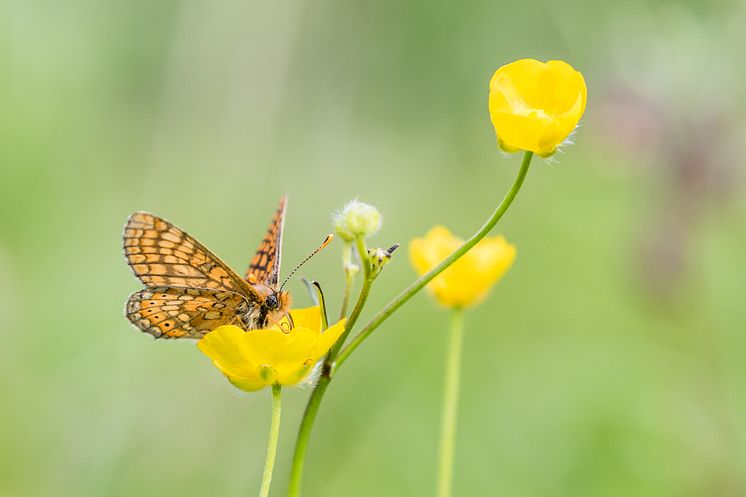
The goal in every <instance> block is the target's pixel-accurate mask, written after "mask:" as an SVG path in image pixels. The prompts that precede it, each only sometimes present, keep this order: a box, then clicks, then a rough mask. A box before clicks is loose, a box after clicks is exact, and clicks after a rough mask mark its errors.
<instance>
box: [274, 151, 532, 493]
mask: <svg viewBox="0 0 746 497" xmlns="http://www.w3.org/2000/svg"><path fill="white" fill-rule="evenodd" d="M532 157H533V153H532V152H526V153H525V155H524V156H523V162H522V163H521V169H520V171H519V172H518V176H517V177H516V179H515V181H514V182H513V186H512V187H511V188H510V191H509V192H508V193H507V195H505V197H504V198H503V200H502V202H500V205H498V207H497V209H496V210H495V212H494V213H493V214H492V216H491V217H490V218H489V219H488V220H487V222H486V223H485V224H484V226H482V228H481V229H480V230H479V231H478V232H477V233H476V234H475V235H474V236H472V237H471V238H469V239H468V240H467V241H466V242H464V244H463V245H462V246H461V247H459V248H458V249H457V250H456V251H455V252H454V253H453V254H451V255H450V256H448V257H447V258H446V259H445V260H444V261H443V262H442V263H440V264H439V265H438V266H436V267H435V268H434V269H433V270H432V271H430V272H429V273H427V274H425V275H424V276H422V277H420V278H419V279H418V280H416V281H415V282H414V283H412V284H411V285H409V286H408V287H407V288H406V289H405V290H404V291H403V292H402V293H400V294H399V296H398V297H396V299H394V300H393V301H392V302H391V303H389V304H388V305H387V306H386V307H384V308H383V309H382V310H381V311H380V312H379V313H378V314H376V316H375V317H374V318H373V319H372V320H371V321H370V322H369V323H368V324H367V325H366V326H365V327H364V328H363V329H362V331H360V333H358V335H357V336H356V337H355V338H354V339H353V340H352V341H351V342H350V343H349V344H348V345H347V347H345V348H344V349H343V350H342V352H341V353H340V354H339V355H338V356H337V355H336V354H335V355H334V356H331V353H332V351H334V349H332V351H330V354H329V355H327V359H326V361H325V362H324V368H323V370H322V373H321V378H319V382H318V384H317V385H316V387H315V388H314V390H313V392H312V393H311V396H310V397H309V399H308V404H306V410H305V412H304V413H303V419H302V420H301V424H300V428H299V430H298V438H297V440H296V442H295V452H294V454H293V467H292V469H291V473H290V485H289V487H288V497H298V496H299V495H300V485H301V478H302V476H303V465H304V463H305V459H306V451H307V449H308V443H309V440H310V436H311V429H312V428H313V423H314V421H315V420H316V414H317V413H318V410H319V406H320V405H321V400H322V399H323V398H324V394H325V393H326V390H327V388H328V387H329V382H330V381H331V379H332V375H333V373H335V372H336V368H335V366H336V367H339V365H340V364H342V363H343V362H344V361H346V360H347V358H348V357H349V356H350V354H351V353H352V352H353V351H354V350H355V349H356V348H357V347H359V346H360V344H361V343H362V342H363V340H365V338H366V337H367V336H368V335H370V334H371V333H372V332H373V330H375V329H376V328H377V327H378V326H379V325H380V324H381V323H382V322H384V321H385V320H386V319H387V318H388V317H389V316H390V315H391V314H393V313H394V311H396V310H397V309H398V308H399V307H401V306H402V305H403V304H404V303H405V302H406V301H407V300H409V299H410V298H412V296H413V295H414V294H415V293H417V292H418V291H420V290H422V289H423V288H424V287H425V285H426V284H427V283H428V282H430V280H432V279H433V278H435V277H436V276H437V275H438V274H440V273H441V272H442V271H443V270H444V269H445V268H447V267H448V266H450V265H451V264H453V263H454V262H456V260H457V259H458V258H459V257H461V256H462V255H464V254H465V253H466V252H467V251H468V250H469V249H470V248H471V247H473V246H474V245H476V244H477V242H478V241H479V240H481V239H482V238H484V237H485V236H486V235H487V233H489V231H490V230H491V229H492V228H493V227H494V226H495V224H497V222H498V221H499V220H500V218H501V217H502V216H503V214H505V211H507V210H508V207H510V204H511V203H512V202H513V199H514V198H515V196H516V195H517V194H518V191H519V190H520V189H521V186H522V185H523V180H524V179H525V178H526V173H527V172H528V168H529V165H530V164H531V158H532ZM361 244H362V245H363V246H364V240H363V241H362V242H361V241H360V240H358V250H359V251H360V248H361ZM360 252H361V253H360V259H361V261H360V262H361V263H362V264H363V268H364V269H365V281H364V282H363V289H362V290H361V291H360V296H359V297H358V302H357V304H356V305H355V308H354V309H353V311H352V313H351V314H350V319H349V320H348V321H347V325H346V326H345V328H346V329H345V333H344V335H343V337H346V336H347V335H348V334H349V332H350V330H352V327H353V326H354V325H355V323H356V321H357V319H358V317H359V316H360V311H362V307H363V305H364V304H365V301H366V299H367V297H368V292H369V291H370V278H369V275H370V266H369V263H368V254H367V251H360ZM337 343H338V344H339V345H338V347H341V346H342V344H343V338H342V337H340V340H339V341H338V342H337ZM337 350H338V349H337ZM331 357H336V358H337V359H336V361H335V362H334V363H333V364H332V363H331V361H330V360H329V359H330V358H331Z"/></svg>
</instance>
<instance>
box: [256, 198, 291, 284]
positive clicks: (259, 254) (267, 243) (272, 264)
mask: <svg viewBox="0 0 746 497" xmlns="http://www.w3.org/2000/svg"><path fill="white" fill-rule="evenodd" d="M286 209H287V196H285V195H283V196H282V198H281V199H280V204H279V205H278V206H277V210H276V211H275V215H274V217H273V218H272V223H271V224H270V225H269V229H268V230H267V234H266V235H264V239H263V240H262V243H260V244H259V248H258V249H257V251H256V254H255V255H254V258H253V259H252V260H251V265H250V266H249V270H248V271H247V272H246V281H248V282H249V283H264V284H266V285H268V286H270V287H271V288H275V289H276V288H277V281H278V279H279V276H280V257H281V255H282V232H283V227H284V226H285V210H286Z"/></svg>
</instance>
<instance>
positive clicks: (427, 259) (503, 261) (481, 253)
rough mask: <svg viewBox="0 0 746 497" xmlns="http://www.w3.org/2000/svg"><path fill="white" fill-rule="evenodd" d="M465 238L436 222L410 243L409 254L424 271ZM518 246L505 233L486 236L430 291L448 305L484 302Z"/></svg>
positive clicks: (436, 279) (511, 262)
mask: <svg viewBox="0 0 746 497" xmlns="http://www.w3.org/2000/svg"><path fill="white" fill-rule="evenodd" d="M462 243H464V241H463V240H462V239H460V238H458V237H456V236H454V235H453V234H451V232H450V231H448V229H447V228H445V227H443V226H436V227H434V228H433V229H431V230H430V231H428V233H427V234H426V235H425V237H424V238H415V239H414V240H412V241H411V242H410V245H409V258H410V260H411V262H412V266H414V268H415V270H416V271H417V273H419V274H420V275H423V274H425V273H427V272H428V271H430V270H431V269H432V268H434V267H435V266H437V265H438V264H439V263H440V262H441V261H443V259H445V258H446V257H448V256H449V255H450V254H451V253H452V252H453V251H454V250H456V249H457V248H458V247H460V246H461V244H462ZM515 255H516V249H515V246H514V245H511V244H510V243H508V242H507V241H506V240H505V238H503V237H502V236H491V237H486V238H483V239H482V240H481V241H480V242H479V243H477V244H476V245H475V246H474V247H472V249H471V250H469V251H468V252H467V253H466V254H464V255H463V256H462V257H461V258H460V259H459V260H457V261H456V262H455V263H453V265H451V266H450V267H449V268H448V269H446V270H445V271H443V272H442V273H440V274H439V275H438V276H436V277H435V278H434V279H433V280H432V281H431V282H430V283H428V285H427V289H428V291H429V292H430V293H431V294H432V295H434V296H435V298H436V300H437V301H438V302H439V303H440V304H442V305H443V306H445V307H452V308H465V307H469V306H473V305H475V304H478V303H480V302H482V301H483V300H484V299H485V297H487V294H488V293H489V290H490V288H492V285H494V284H495V283H497V281H498V280H499V279H500V278H501V277H502V276H503V275H504V274H505V272H506V271H507V270H508V269H509V268H510V266H512V265H513V261H514V260H515Z"/></svg>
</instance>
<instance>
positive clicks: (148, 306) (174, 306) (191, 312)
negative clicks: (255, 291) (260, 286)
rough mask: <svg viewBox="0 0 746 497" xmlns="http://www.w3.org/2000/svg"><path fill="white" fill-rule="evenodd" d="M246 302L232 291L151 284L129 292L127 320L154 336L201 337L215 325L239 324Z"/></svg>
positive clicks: (215, 326)
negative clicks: (151, 285)
mask: <svg viewBox="0 0 746 497" xmlns="http://www.w3.org/2000/svg"><path fill="white" fill-rule="evenodd" d="M247 305H248V302H247V301H246V299H245V298H243V297H242V296H241V295H239V294H237V293H234V292H227V291H220V290H208V289H197V288H174V287H152V288H146V289H145V290H141V291H139V292H135V293H133V294H132V295H130V298H129V300H128V301H127V309H126V314H127V319H129V320H130V321H131V322H132V324H134V325H135V326H137V327H138V328H140V329H141V330H142V331H144V332H146V333H150V334H151V335H153V336H154V337H156V338H201V337H203V336H205V335H206V334H207V333H209V332H211V331H212V330H214V329H215V328H217V327H218V326H222V325H224V324H239V323H238V322H239V313H240V312H241V310H242V309H243V308H245V307H246V306H247Z"/></svg>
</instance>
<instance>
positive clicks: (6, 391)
mask: <svg viewBox="0 0 746 497" xmlns="http://www.w3.org/2000/svg"><path fill="white" fill-rule="evenodd" d="M744 47H746V7H745V4H744V3H743V2H736V1H729V0H722V1H716V2H707V1H704V0H691V1H686V2H643V1H639V0H632V1H631V2H610V1H606V2H593V3H591V2H582V1H579V0H567V1H564V2H549V1H543V2H536V3H531V2H508V1H487V0H478V1H474V2H442V1H423V0H417V1H401V0H378V1H376V2H354V1H352V2H351V1H344V0H321V1H319V2H308V1H303V0H284V1H280V2H261V1H247V2H200V1H188V2H175V1H162V2H149V1H144V0H134V1H130V2H112V1H103V2H93V1H85V0H70V1H66V2H41V1H33V0H32V1H21V0H10V1H9V2H3V3H2V4H0V102H2V104H1V107H0V313H1V315H2V316H3V320H4V323H3V326H2V330H3V331H2V337H3V340H2V347H0V399H2V400H1V402H2V407H1V408H0V496H2V497H15V496H46V495H57V496H76V497H86V496H134V495H137V496H142V497H145V496H164V495H179V496H205V495H215V496H244V495H253V494H254V493H255V492H256V491H257V489H258V485H259V479H260V473H261V466H262V462H263V458H264V450H265V444H266V431H267V427H268V424H269V411H270V399H269V395H268V394H267V392H262V393H259V394H254V395H242V394H239V393H237V392H236V391H235V390H234V389H232V387H230V385H229V384H228V383H227V382H226V381H225V380H224V379H223V378H222V377H221V376H220V374H219V373H218V371H217V370H215V369H214V368H213V367H212V366H211V365H210V364H209V361H208V360H207V359H206V358H205V357H204V356H202V355H201V354H200V353H199V351H198V350H197V348H196V347H195V346H194V343H193V342H178V343H175V342H166V341H153V340H152V339H150V338H149V337H148V336H146V335H143V334H142V333H139V332H138V331H137V330H135V329H134V328H132V327H131V326H130V325H129V324H128V323H127V321H126V320H125V318H124V317H123V306H124V301H125V300H126V298H127V296H128V295H129V293H131V292H133V291H135V290H137V289H139V288H140V284H139V283H138V282H137V281H136V280H135V278H134V277H133V276H132V275H131V274H130V272H129V269H128V268H127V266H126V264H125V261H124V258H123V257H122V255H121V241H120V234H121V229H122V225H123V223H124V221H125V219H126V217H127V216H128V214H129V213H130V212H132V211H134V210H138V209H145V210H150V211H153V212H155V213H157V214H159V215H161V216H164V217H166V218H167V219H169V220H171V221H173V222H174V223H176V224H177V225H179V226H181V227H182V228H184V229H185V230H187V231H189V232H190V233H192V234H193V235H195V236H196V237H197V238H198V239H199V240H201V241H202V242H203V243H205V244H206V245H207V246H208V247H210V248H211V249H212V250H213V251H215V252H216V253H217V254H219V255H220V256H221V257H223V258H224V259H225V260H226V261H227V262H228V263H229V264H230V265H232V266H233V267H234V268H236V269H237V270H238V271H243V270H244V268H245V266H246V265H247V264H248V260H249V258H250V256H251V254H252V253H253V250H254V247H255V246H256V244H257V243H258V241H259V239H260V238H261V236H262V234H263V232H264V229H265V227H266V225H267V223H268V221H269V218H270V216H271V213H272V211H273V209H274V207H275V204H276V202H277V199H278V198H279V197H280V195H281V194H282V193H285V192H287V193H288V194H289V197H290V206H289V213H288V219H287V225H286V227H287V232H286V235H285V249H284V261H285V268H284V271H283V273H284V274H287V271H288V270H289V266H291V265H293V264H294V263H295V262H296V261H299V260H300V259H301V258H302V257H303V256H304V255H305V254H306V253H307V252H308V251H309V250H310V249H311V248H313V247H315V246H316V244H318V243H319V242H320V241H321V239H322V238H323V236H324V235H325V234H326V233H327V232H329V231H330V229H331V227H330V214H331V212H333V211H334V210H335V209H336V208H338V207H340V206H341V205H342V204H343V203H344V202H345V201H347V200H350V199H351V198H354V197H359V198H360V199H361V200H363V201H366V202H369V203H372V204H374V205H376V206H377V207H379V209H380V210H381V211H382V212H383V213H384V216H385V222H384V227H383V230H382V231H381V232H380V233H379V234H378V235H377V237H376V238H375V239H374V240H373V241H372V243H373V244H374V245H380V246H385V247H387V246H389V245H390V244H392V243H394V242H397V241H398V242H402V243H404V244H406V243H407V241H408V240H409V239H411V238H412V237H415V236H420V235H422V234H424V233H425V232H426V231H427V230H428V229H429V228H430V227H431V226H433V225H435V224H445V225H447V226H448V227H449V228H451V229H452V230H453V231H455V232H456V233H458V234H460V235H462V236H466V235H468V234H469V233H471V232H473V231H474V230H475V229H476V228H477V227H478V226H479V225H480V224H481V222H482V221H483V220H484V219H485V218H486V217H487V215H488V214H489V213H490V212H491V211H492V209H493V208H494V206H495V204H496V203H497V201H498V200H499V199H500V198H501V197H502V195H503V193H504V192H505V190H506V189H507V187H508V186H509V185H510V183H511V182H512V179H513V177H514V175H515V173H516V171H517V168H518V164H519V160H520V158H519V157H504V156H503V155H502V154H501V153H500V152H499V151H498V150H497V149H496V145H495V138H494V135H493V132H492V129H491V125H490V122H489V117H488V114H487V83H488V81H489V78H490V76H491V74H492V72H493V71H494V70H495V69H496V68H497V67H498V66H500V65H502V64H504V63H507V62H510V61H512V60H514V59H517V58H521V57H535V58H539V59H543V60H546V59H550V58H561V59H565V60H567V61H568V62H570V63H571V64H573V65H574V66H575V67H576V68H578V69H579V70H581V71H582V72H583V73H584V75H585V76H586V80H587V83H588V87H589V101H588V110H587V113H586V116H585V118H584V120H583V122H582V127H581V128H580V129H579V131H578V133H577V135H576V142H577V143H576V145H575V146H572V147H569V148H567V149H566V150H565V151H564V153H562V154H558V155H557V156H556V158H555V160H553V161H551V162H547V161H536V162H535V164H534V166H533V167H532V170H531V171H530V174H529V178H528V180H527V183H526V185H525V187H524V189H523V191H522V192H521V193H520V195H519V197H518V199H517V201H516V202H515V204H514V205H513V208H512V209H511V210H510V212H509V213H508V215H507V216H506V217H505V218H504V219H503V221H502V222H501V223H500V224H499V225H498V228H497V231H499V232H501V233H503V234H504V235H505V236H506V237H507V238H508V239H509V240H510V241H511V242H513V243H515V244H516V245H517V247H518V258H517V261H516V264H515V266H514V267H513V269H512V270H511V271H510V272H509V273H508V275H507V276H506V277H505V279H504V280H503V281H502V282H501V283H500V284H499V285H498V287H497V288H496V289H495V291H494V292H493V294H492V296H491V297H490V299H489V300H488V301H487V303H485V304H484V305H482V306H481V307H479V308H476V309H474V310H473V311H471V312H469V313H468V315H467V337H466V346H465V360H464V384H463V389H462V397H461V404H460V408H461V410H460V418H459V433H458V445H457V462H456V469H455V471H456V475H455V486H456V490H455V495H459V496H490V497H491V496H510V497H524V496H525V497H529V496H531V497H534V496H563V497H564V496H567V497H578V496H603V497H607V496H609V497H614V496H619V497H630V496H677V497H678V496H691V497H695V496H696V497H706V496H712V497H726V496H727V497H730V496H744V495H746V326H745V323H746V310H745V305H744V297H746V201H745V198H746V195H744V194H745V193H746V186H745V185H744V182H743V179H744V174H743V173H744V167H743V166H744V161H743V157H744V155H743V154H744V152H745V151H746V150H744V149H745V148H746V147H744V144H745V143H746V140H745V139H744V136H745V132H746V123H745V122H744V119H743V117H744V115H746V105H745V104H744V102H746V98H745V97H746V67H744V64H743V49H744ZM340 247H341V245H340V244H338V243H336V244H335V245H333V246H332V248H330V249H327V251H325V252H324V253H322V254H321V255H319V256H318V257H316V258H315V259H314V260H313V261H312V262H311V263H309V264H308V265H307V266H306V267H304V269H303V270H302V271H301V273H302V275H304V276H307V277H313V278H316V279H318V280H320V281H321V282H322V284H323V285H324V287H325V289H326V291H327V294H328V297H329V298H330V299H331V300H332V301H334V302H337V301H338V298H339V297H340V288H341V281H342V275H341V269H340V259H339V256H340ZM406 259H407V258H406V250H402V251H401V252H400V253H398V254H397V257H396V259H395V261H394V263H393V264H392V265H391V266H389V267H387V269H386V271H385V273H384V274H383V276H382V277H381V278H379V280H378V282H377V283H376V286H375V288H374V291H373V295H372V297H371V301H370V304H369V306H368V308H367V310H366V315H367V316H370V315H372V314H373V313H374V312H375V311H376V310H377V309H379V308H380V307H381V306H382V305H383V304H385V303H386V302H387V301H388V300H390V299H391V298H392V297H393V296H394V295H395V294H396V293H398V292H399V291H400V289H402V288H403V287H404V286H405V285H406V284H407V283H408V282H409V281H411V280H412V279H413V278H414V274H413V271H412V270H411V268H410V267H409V264H408V261H407V260H406ZM291 290H292V291H293V293H294V294H295V297H296V301H297V302H298V303H300V304H303V303H305V299H306V297H305V295H304V290H303V287H302V284H301V283H300V282H298V281H294V282H293V283H292V284H291ZM447 317H448V316H447V313H446V312H445V311H443V310H441V309H439V308H437V307H436V305H435V304H433V303H432V301H431V300H430V299H429V298H427V297H426V296H425V295H424V294H423V295H420V296H418V297H417V298H415V299H414V300H413V301H412V302H411V304H409V305H407V306H406V307H405V308H403V309H402V310H401V312H399V313H398V314H396V315H395V316H394V317H393V318H392V319H391V320H390V321H388V322H387V323H386V324H385V325H384V326H383V327H382V328H380V329H379V330H378V331H377V332H376V333H375V334H374V335H373V336H372V337H371V339H370V340H369V341H368V342H367V343H366V344H365V345H364V347H362V348H361V349H359V351H358V352H357V353H356V354H355V355H354V356H353V359H352V360H351V361H350V362H349V363H348V365H347V366H346V367H345V369H344V370H342V372H341V374H340V375H339V376H338V377H337V379H336V380H335V382H334V383H333V385H332V387H331V388H330V390H329V392H328V394H327V398H326V400H325V403H324V405H323V406H322V409H321V412H320V418H319V420H318V423H317V426H316V429H315V431H314V435H313V439H312V444H311V448H310V453H309V460H308V462H307V470H306V479H305V486H304V495H306V496H308V497H314V496H324V497H336V496H339V497H348V496H355V497H368V496H371V497H373V496H375V497H378V496H427V495H433V493H434V487H435V485H434V481H435V476H434V468H435V465H436V449H437V432H438V423H439V405H440V397H441V381H442V369H443V356H444V353H445V351H444V344H445V338H446V328H447V322H448V320H447ZM363 319H365V316H364V317H363ZM308 393H309V390H308V389H307V388H306V389H296V390H291V391H288V392H287V394H286V396H285V399H286V403H285V410H284V419H283V430H282V436H281V441H280V452H279V459H278V464H277V467H276V472H275V484H274V486H273V495H283V492H284V490H285V487H286V482H287V473H288V470H289V467H290V464H289V463H290V456H291V452H292V444H293V439H294V435H295V431H296V429H297V425H298V420H299V418H300V413H301V411H302V407H303V405H304V402H305V399H306V397H307V395H308Z"/></svg>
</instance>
